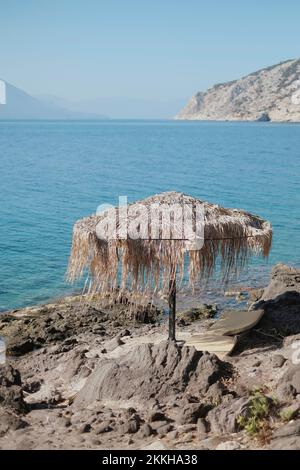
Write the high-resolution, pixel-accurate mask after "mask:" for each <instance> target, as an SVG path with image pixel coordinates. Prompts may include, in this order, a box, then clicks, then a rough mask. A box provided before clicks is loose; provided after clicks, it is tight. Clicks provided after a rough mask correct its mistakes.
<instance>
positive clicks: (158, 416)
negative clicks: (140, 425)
mask: <svg viewBox="0 0 300 470" xmlns="http://www.w3.org/2000/svg"><path fill="white" fill-rule="evenodd" d="M164 420H167V417H166V415H165V414H164V413H162V412H161V411H153V412H152V413H151V414H150V416H149V421H150V423H151V422H153V421H164Z"/></svg>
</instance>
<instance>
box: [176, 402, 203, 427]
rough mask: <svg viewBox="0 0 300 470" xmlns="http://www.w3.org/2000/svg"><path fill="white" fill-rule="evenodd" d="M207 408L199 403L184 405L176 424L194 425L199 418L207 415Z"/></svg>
mask: <svg viewBox="0 0 300 470" xmlns="http://www.w3.org/2000/svg"><path fill="white" fill-rule="evenodd" d="M207 411H208V410H207V406H205V405H202V404H199V403H190V404H189V405H186V406H185V407H184V408H183V409H182V410H181V411H180V413H179V414H178V417H177V422H178V423H179V424H194V423H197V421H198V419H199V418H204V417H205V416H206V414H207Z"/></svg>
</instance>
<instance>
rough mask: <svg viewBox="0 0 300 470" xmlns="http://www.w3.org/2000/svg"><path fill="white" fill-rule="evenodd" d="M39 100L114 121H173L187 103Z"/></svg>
mask: <svg viewBox="0 0 300 470" xmlns="http://www.w3.org/2000/svg"><path fill="white" fill-rule="evenodd" d="M37 98H38V99H39V100H41V101H43V102H44V103H46V104H51V105H55V106H60V107H63V108H67V109H70V110H77V111H81V112H83V113H98V112H99V111H100V110H101V113H104V114H107V115H108V116H109V117H110V118H112V119H171V118H172V116H174V114H175V113H176V111H177V110H178V109H179V108H180V107H182V106H184V103H185V99H174V100H171V99H169V100H157V99H156V100H154V99H143V98H131V97H124V96H111V97H99V98H95V99H90V100H85V101H83V100H81V101H77V102H71V101H68V100H65V99H64V98H60V97H57V96H51V95H42V96H38V97H37Z"/></svg>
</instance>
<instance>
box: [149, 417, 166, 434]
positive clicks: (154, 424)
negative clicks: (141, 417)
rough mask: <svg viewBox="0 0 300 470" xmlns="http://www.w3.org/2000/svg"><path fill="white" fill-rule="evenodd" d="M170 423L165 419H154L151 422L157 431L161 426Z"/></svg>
mask: <svg viewBox="0 0 300 470" xmlns="http://www.w3.org/2000/svg"><path fill="white" fill-rule="evenodd" d="M167 424H169V423H168V421H166V420H164V421H153V422H152V423H151V427H152V429H153V430H154V431H157V430H158V429H159V428H162V427H163V426H166V425H167Z"/></svg>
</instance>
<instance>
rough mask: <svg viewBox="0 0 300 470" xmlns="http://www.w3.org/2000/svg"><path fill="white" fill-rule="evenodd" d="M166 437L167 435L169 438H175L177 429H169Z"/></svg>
mask: <svg viewBox="0 0 300 470" xmlns="http://www.w3.org/2000/svg"><path fill="white" fill-rule="evenodd" d="M168 437H169V439H172V440H175V439H177V437H178V431H177V429H174V431H170V432H169V433H168Z"/></svg>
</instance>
